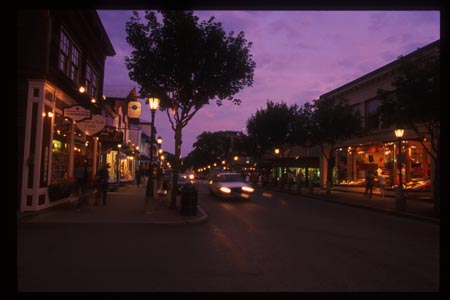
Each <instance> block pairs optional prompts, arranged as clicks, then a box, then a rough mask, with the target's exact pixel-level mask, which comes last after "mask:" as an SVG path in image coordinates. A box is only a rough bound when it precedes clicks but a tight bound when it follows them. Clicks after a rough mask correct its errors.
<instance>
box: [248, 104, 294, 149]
mask: <svg viewBox="0 0 450 300" xmlns="http://www.w3.org/2000/svg"><path fill="white" fill-rule="evenodd" d="M298 111H299V108H298V106H297V105H296V104H294V105H291V106H288V105H287V104H286V103H285V102H279V103H275V102H273V101H272V100H267V103H266V108H264V109H258V110H257V111H256V113H255V114H254V115H251V116H250V118H249V119H248V120H247V132H248V134H249V136H250V137H251V138H252V139H253V140H254V141H255V143H256V145H258V146H259V147H260V150H261V152H262V153H264V152H266V151H270V150H273V149H274V148H279V149H280V153H281V154H282V156H283V157H289V153H290V151H291V149H292V146H293V145H295V144H296V142H297V140H296V137H297V136H298V135H299V134H298V133H297V129H298V127H297V126H296V125H297V124H296V122H297V117H298Z"/></svg>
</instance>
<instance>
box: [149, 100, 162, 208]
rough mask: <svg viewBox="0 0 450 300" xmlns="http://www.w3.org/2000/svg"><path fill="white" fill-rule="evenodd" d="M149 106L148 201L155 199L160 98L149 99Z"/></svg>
mask: <svg viewBox="0 0 450 300" xmlns="http://www.w3.org/2000/svg"><path fill="white" fill-rule="evenodd" d="M148 106H149V107H150V112H151V116H152V119H151V126H150V127H151V129H150V130H151V132H150V151H149V152H150V153H149V156H148V157H149V159H150V163H149V166H148V180H147V191H146V196H147V197H146V199H147V200H148V199H149V198H153V185H154V183H153V141H154V140H155V130H154V127H155V124H154V123H155V113H156V110H157V109H158V107H159V98H148Z"/></svg>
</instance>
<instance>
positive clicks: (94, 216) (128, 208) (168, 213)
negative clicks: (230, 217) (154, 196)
mask: <svg viewBox="0 0 450 300" xmlns="http://www.w3.org/2000/svg"><path fill="white" fill-rule="evenodd" d="M145 193H146V188H145V187H143V186H141V187H137V186H136V185H124V186H120V187H119V188H118V189H117V190H116V191H114V192H108V200H107V203H106V205H105V206H103V205H98V206H96V205H94V202H95V196H94V194H93V193H90V195H89V197H88V201H87V202H88V203H87V204H85V205H84V206H83V207H82V208H81V210H80V211H77V210H76V209H75V203H76V200H77V197H72V198H71V199H70V200H71V201H69V202H67V203H64V204H60V205H56V206H54V207H50V208H47V209H43V210H41V211H38V212H29V213H27V212H25V213H21V214H20V215H19V216H18V222H19V223H145V224H157V225H181V224H195V223H199V222H203V221H205V220H206V219H207V218H208V215H207V214H206V213H205V212H204V211H203V209H202V208H201V207H200V206H197V213H196V215H195V216H185V215H181V214H180V207H181V205H180V198H181V197H180V196H178V197H177V209H170V208H169V207H168V202H169V199H168V198H166V199H165V201H161V202H160V203H159V205H157V207H156V209H154V210H152V212H151V213H149V210H148V206H146V203H145ZM153 201H155V200H153Z"/></svg>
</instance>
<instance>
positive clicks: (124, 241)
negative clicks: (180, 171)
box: [17, 184, 440, 292]
mask: <svg viewBox="0 0 450 300" xmlns="http://www.w3.org/2000/svg"><path fill="white" fill-rule="evenodd" d="M198 190H199V205H200V206H201V207H202V208H203V210H204V211H205V212H206V213H207V214H208V215H209V218H208V220H207V222H205V223H200V224H195V225H192V224H190V225H182V226H166V227H165V226H155V225H151V224H101V223H93V224H62V223H61V224H39V223H32V224H19V225H18V229H17V242H18V244H17V245H18V248H17V262H18V265H17V276H18V277H17V284H18V290H19V291H24V292H73V291H83V292H438V291H439V289H440V278H439V272H440V261H439V258H440V245H439V235H440V228H439V225H437V224H432V223H428V222H421V221H419V220H413V219H406V218H401V217H397V216H393V215H387V214H382V213H378V212H373V211H369V210H364V209H358V208H353V207H348V206H342V205H338V204H334V203H327V202H324V201H318V200H315V199H310V198H301V197H299V196H293V195H284V194H283V195H282V194H276V193H273V192H267V191H260V190H257V191H256V192H255V195H254V197H253V198H252V199H251V200H241V201H234V202H230V201H228V200H219V199H217V198H215V197H211V196H209V194H208V193H207V190H206V186H204V185H203V184H198Z"/></svg>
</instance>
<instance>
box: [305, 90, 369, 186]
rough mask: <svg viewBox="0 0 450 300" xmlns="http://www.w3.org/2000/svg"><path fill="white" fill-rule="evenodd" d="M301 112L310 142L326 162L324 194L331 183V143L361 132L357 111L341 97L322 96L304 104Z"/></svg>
mask: <svg viewBox="0 0 450 300" xmlns="http://www.w3.org/2000/svg"><path fill="white" fill-rule="evenodd" d="M302 113H303V114H302V115H303V116H304V117H305V118H308V119H309V122H308V123H309V125H308V126H307V130H308V131H309V137H308V139H309V141H310V143H311V145H319V147H320V149H321V151H322V154H323V156H324V158H325V160H326V161H327V178H326V193H327V195H329V194H330V192H331V183H332V182H333V173H332V170H333V153H334V151H333V150H334V148H335V145H336V144H337V143H338V142H340V141H344V140H346V139H349V138H351V137H353V136H356V135H358V134H359V132H360V131H361V118H360V114H359V111H357V110H355V109H354V107H352V106H350V105H348V101H347V100H346V99H343V98H324V99H320V100H314V101H313V104H312V105H311V104H309V103H307V104H305V106H304V107H303V110H302Z"/></svg>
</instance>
